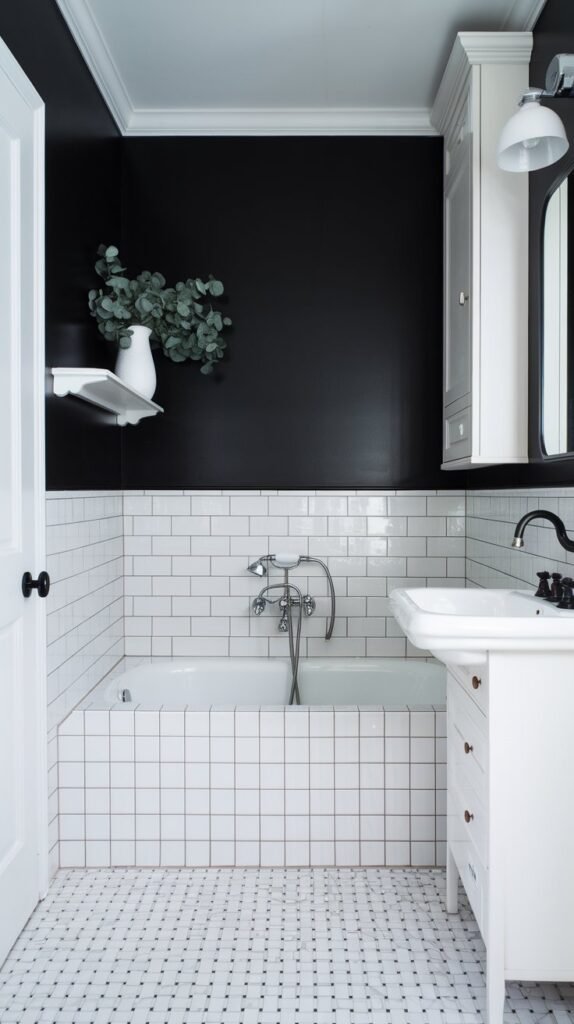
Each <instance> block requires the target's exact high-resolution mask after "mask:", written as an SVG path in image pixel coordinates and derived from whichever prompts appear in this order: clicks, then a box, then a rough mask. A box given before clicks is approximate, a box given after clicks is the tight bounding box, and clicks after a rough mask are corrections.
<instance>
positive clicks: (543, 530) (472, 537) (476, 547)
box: [466, 487, 574, 589]
mask: <svg viewBox="0 0 574 1024" xmlns="http://www.w3.org/2000/svg"><path fill="white" fill-rule="evenodd" d="M535 509H546V510H547V511H549V512H555V513H556V514H557V515H559V516H560V518H561V519H563V520H564V524H565V526H566V529H567V530H568V531H570V532H571V533H574V487H562V488H560V487H553V488H551V489H549V488H547V489H537V488H528V489H524V490H504V491H468V492H467V520H466V530H467V540H466V555H467V557H466V577H467V583H468V585H469V586H478V587H500V588H503V589H504V588H514V587H518V588H520V589H526V588H531V589H534V587H535V586H536V585H537V583H538V580H537V579H536V573H537V572H540V571H541V570H542V569H548V570H549V571H550V572H560V573H562V575H563V576H572V575H574V555H573V554H570V553H568V552H566V551H564V549H563V548H561V547H560V545H559V543H558V541H557V539H556V534H555V532H554V528H553V527H552V526H551V525H550V523H548V522H545V521H544V520H536V521H535V522H533V523H530V524H529V525H528V526H527V527H526V531H525V534H524V547H523V548H520V549H516V548H512V547H511V542H512V537H513V535H514V528H515V526H516V523H517V522H518V520H519V519H520V518H521V517H522V516H523V515H524V514H525V513H526V512H531V511H534V510H535Z"/></svg>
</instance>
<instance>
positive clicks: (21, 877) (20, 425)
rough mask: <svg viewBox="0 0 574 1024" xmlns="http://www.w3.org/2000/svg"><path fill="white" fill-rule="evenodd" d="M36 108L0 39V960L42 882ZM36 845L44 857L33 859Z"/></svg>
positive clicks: (39, 114)
mask: <svg viewBox="0 0 574 1024" xmlns="http://www.w3.org/2000/svg"><path fill="white" fill-rule="evenodd" d="M43 151H44V142H43V105H42V102H41V100H40V97H39V96H38V95H37V93H36V92H35V90H34V89H33V88H32V86H31V85H30V83H29V82H28V79H27V78H26V77H25V75H24V74H23V72H22V71H21V69H20V68H19V66H18V65H17V63H16V62H15V61H14V59H13V57H12V56H11V54H10V52H9V51H8V49H7V48H6V47H5V46H4V44H3V43H2V42H1V41H0V224H1V226H2V230H1V231H0V370H1V372H0V962H1V961H2V960H3V959H4V957H5V956H6V954H7V953H8V951H9V949H10V947H11V946H12V944H13V942H14V940H15V939H16V938H17V936H18V934H19V932H20V930H21V928H22V927H23V925H24V924H25V923H26V920H27V918H28V917H29V915H30V914H31V912H32V910H33V909H34V907H35V905H36V903H37V901H38V898H39V896H40V893H41V891H42V889H43V887H44V881H43V876H42V866H43V863H45V854H44V849H43V846H44V848H45V846H46V844H47V837H46V836H45V835H44V834H43V828H44V824H43V823H45V819H46V814H45V789H46V776H45V763H46V756H45V747H46V731H45V729H46V692H45V602H43V601H41V600H39V599H38V597H37V595H36V594H34V595H33V597H32V598H30V599H25V598H24V596H23V594H22V589H21V579H22V575H23V573H24V572H25V571H27V570H30V571H32V572H33V573H34V575H35V576H36V575H37V573H38V571H40V570H41V569H43V568H44V484H43V463H44V447H43V424H44V419H43V405H44V400H43V399H44V396H43V390H44V388H43V378H44V370H43V367H44V353H43V280H42V259H43V255H42V254H43ZM42 854H44V857H43V856H42Z"/></svg>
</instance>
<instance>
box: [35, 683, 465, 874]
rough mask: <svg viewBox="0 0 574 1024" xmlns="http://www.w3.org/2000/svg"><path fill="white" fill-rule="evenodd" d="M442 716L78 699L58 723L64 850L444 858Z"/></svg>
mask: <svg viewBox="0 0 574 1024" xmlns="http://www.w3.org/2000/svg"><path fill="white" fill-rule="evenodd" d="M86 703H88V704H89V701H87V702H86ZM444 729H445V722H444V709H442V708H440V707H439V708H429V707H420V708H417V707H413V708H405V709H397V710H385V709H384V708H376V707H367V708H359V707H356V706H348V707H336V708H334V707H294V708H283V707H282V708H277V707H273V708H265V707H263V708H259V709H253V708H241V707H236V708H213V709H211V710H205V711H200V710H198V711H195V710H188V711H185V710H183V709H181V710H175V709H174V710H169V709H165V710H143V709H137V708H136V710H135V711H131V710H130V709H126V708H125V707H123V706H112V708H111V709H110V710H106V711H104V710H101V709H99V708H97V707H90V706H87V707H86V708H85V709H83V710H80V711H76V712H75V713H74V714H73V715H72V716H70V718H69V719H68V720H66V721H65V722H64V723H63V725H62V728H61V730H60V733H59V736H58V746H59V753H58V757H59V792H58V796H59V810H58V807H57V804H53V806H55V807H56V813H59V844H60V863H61V865H62V866H66V867H84V866H111V865H124V866H139V867H146V866H148V865H149V864H150V863H152V862H153V864H157V865H158V866H163V867H170V866H184V865H188V866H197V865H204V866H217V867H222V866H226V865H228V864H230V863H231V864H238V865H251V866H259V865H264V866H268V867H273V866H285V865H295V863H296V862H295V858H296V857H299V858H300V863H301V865H302V866H305V865H318V866H321V865H327V864H329V865H343V864H345V865H347V866H359V865H363V866H366V865H367V866H368V865H371V864H372V865H379V864H382V863H388V864H396V863H398V862H399V861H398V858H402V859H401V860H400V863H401V864H405V865H407V864H408V865H422V864H425V865H426V864H431V865H434V864H442V863H443V860H444V821H445V818H444V815H445V793H444V786H445V777H444V758H445V751H444V739H443V736H444ZM298 863H299V862H298Z"/></svg>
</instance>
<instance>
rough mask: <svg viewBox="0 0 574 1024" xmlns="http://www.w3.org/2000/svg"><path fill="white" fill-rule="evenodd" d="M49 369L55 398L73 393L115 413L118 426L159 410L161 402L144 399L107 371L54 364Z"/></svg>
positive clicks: (137, 420)
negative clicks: (158, 403) (52, 379)
mask: <svg viewBox="0 0 574 1024" xmlns="http://www.w3.org/2000/svg"><path fill="white" fill-rule="evenodd" d="M50 372H51V374H52V376H53V378H54V394H55V395H57V396H58V397H59V398H63V397H64V396H65V395H75V396H76V398H83V400H84V401H85V402H91V404H92V405H98V406H99V407H100V408H101V409H106V410H107V412H112V413H115V415H116V417H117V422H118V424H119V426H120V427H125V425H126V424H127V423H131V424H136V423H139V421H140V420H143V419H144V418H145V417H146V416H156V415H157V413H158V412H163V409H162V407H161V405H157V404H156V403H155V402H152V401H151V400H150V399H149V398H144V396H143V395H140V393H139V392H138V391H134V389H133V388H131V387H130V386H129V384H125V383H124V381H123V380H120V378H119V377H116V375H115V373H112V372H111V370H100V369H94V368H93V367H86V366H79V367H78V366H55V367H53V368H52V369H51V371H50Z"/></svg>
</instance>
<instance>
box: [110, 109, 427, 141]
mask: <svg viewBox="0 0 574 1024" xmlns="http://www.w3.org/2000/svg"><path fill="white" fill-rule="evenodd" d="M124 134H125V135H436V131H435V129H434V128H433V127H432V125H431V123H430V111H429V110H427V109H425V108H420V109H419V108H417V109H404V110H403V109H400V108H399V109H392V108H388V107H379V108H377V107H365V108H359V109H357V108H348V109H335V108H323V107H318V108H310V107H309V108H294V109H284V108H283V109H280V108H277V109H272V108H270V109H267V110H264V109H252V110H248V109H243V108H238V109H231V110H223V109H221V108H213V109H208V110H193V109H184V110H155V109H152V110H138V109H135V110H133V111H132V113H131V115H130V118H129V120H128V124H127V126H126V128H125V130H124Z"/></svg>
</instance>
